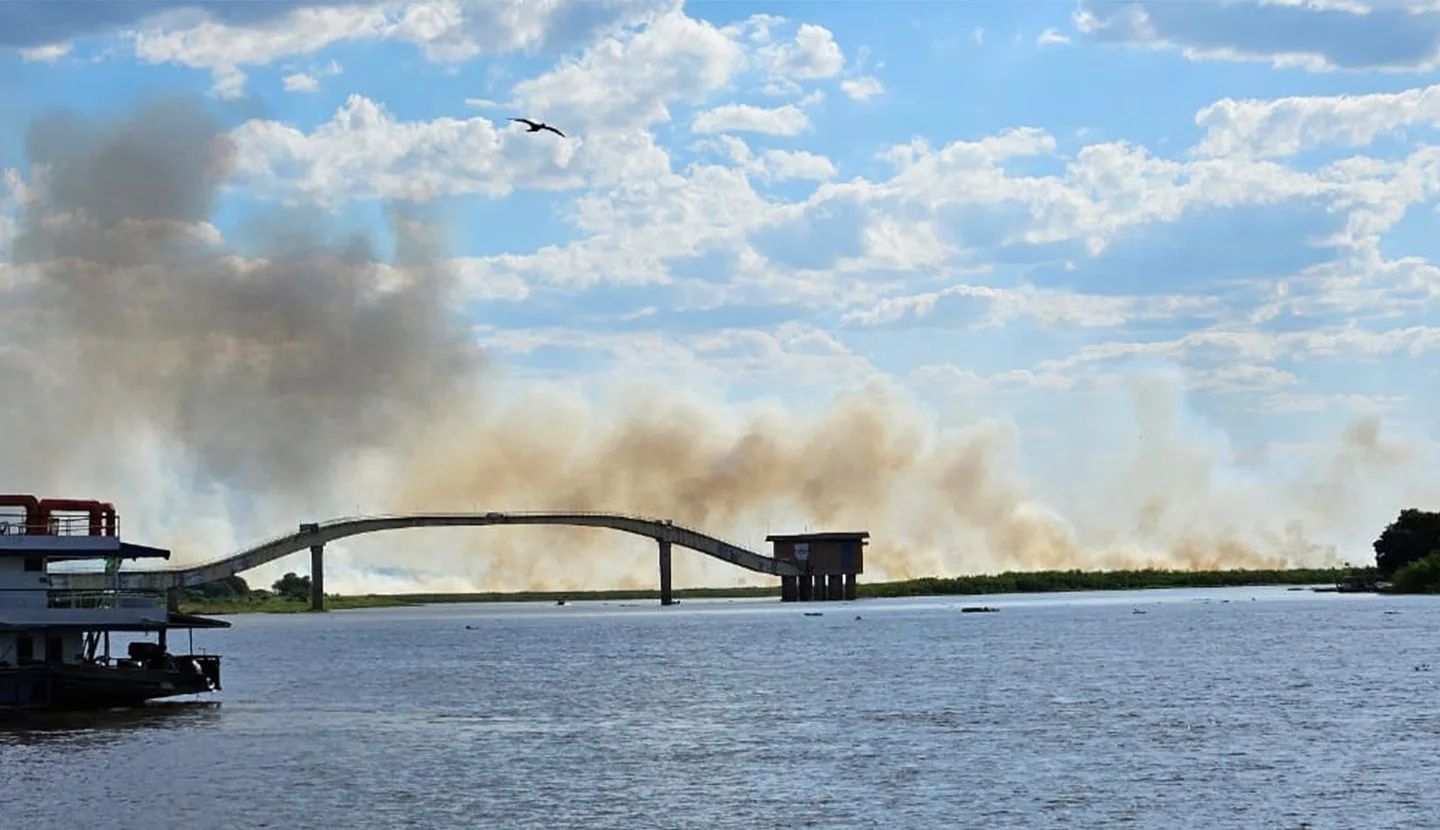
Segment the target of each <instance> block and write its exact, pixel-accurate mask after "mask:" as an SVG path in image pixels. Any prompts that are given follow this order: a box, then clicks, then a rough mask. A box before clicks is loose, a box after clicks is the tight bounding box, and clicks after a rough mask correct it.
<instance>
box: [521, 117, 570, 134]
mask: <svg viewBox="0 0 1440 830" xmlns="http://www.w3.org/2000/svg"><path fill="white" fill-rule="evenodd" d="M510 120H511V121H519V122H520V123H521V124H526V125H528V126H529V127H530V129H528V130H526V132H529V133H538V132H540V131H541V130H549V131H550V132H552V133H554V134H556V135H558V136H560V137H561V138H564V137H565V134H564V133H562V132H560V131H559V130H557V129H555V128H554V127H552V126H550V125H549V124H546V123H545V122H544V121H541V122H540V123H539V124H537V123H535V122H534V121H531V120H530V119H528V118H512V119H510Z"/></svg>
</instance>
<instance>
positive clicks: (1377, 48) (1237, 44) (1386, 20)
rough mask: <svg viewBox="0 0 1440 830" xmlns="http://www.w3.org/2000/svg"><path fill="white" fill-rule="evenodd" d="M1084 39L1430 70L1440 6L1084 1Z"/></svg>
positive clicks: (1438, 44) (1328, 67)
mask: <svg viewBox="0 0 1440 830" xmlns="http://www.w3.org/2000/svg"><path fill="white" fill-rule="evenodd" d="M1074 22H1075V26H1076V28H1077V29H1078V30H1079V31H1080V33H1081V34H1082V35H1084V36H1085V37H1087V38H1089V39H1091V40H1094V41H1098V42H1102V43H1116V44H1126V45H1131V46H1138V47H1142V48H1148V49H1175V50H1179V51H1180V52H1181V53H1182V54H1184V55H1185V56H1186V57H1187V58H1189V59H1191V60H1231V61H1248V62H1263V63H1268V64H1271V65H1273V66H1275V67H1278V68H1290V67H1299V68H1302V69H1305V70H1308V71H1311V72H1336V71H1347V72H1361V71H1379V72H1405V73H1409V72H1428V71H1430V70H1432V69H1434V68H1435V67H1436V66H1440V10H1437V9H1434V8H1430V7H1426V6H1423V5H1421V6H1416V5H1415V4H1411V3H1403V2H1402V3H1390V2H1378V3H1367V2H1360V0H1356V1H1355V2H1334V3H1329V2H1324V3H1298V2H1265V0H1241V2H1233V3H1157V2H1130V0H1124V1H1123V2H1115V1H1114V0H1099V1H1098V2H1097V1H1096V0H1087V2H1085V3H1084V4H1083V5H1082V6H1081V8H1079V9H1077V10H1076V12H1075V15H1074Z"/></svg>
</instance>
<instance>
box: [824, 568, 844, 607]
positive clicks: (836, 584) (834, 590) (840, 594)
mask: <svg viewBox="0 0 1440 830" xmlns="http://www.w3.org/2000/svg"><path fill="white" fill-rule="evenodd" d="M825 598H826V599H829V600H836V601H838V600H842V599H844V598H845V577H844V576H843V575H841V574H829V575H827V576H826V577H825Z"/></svg>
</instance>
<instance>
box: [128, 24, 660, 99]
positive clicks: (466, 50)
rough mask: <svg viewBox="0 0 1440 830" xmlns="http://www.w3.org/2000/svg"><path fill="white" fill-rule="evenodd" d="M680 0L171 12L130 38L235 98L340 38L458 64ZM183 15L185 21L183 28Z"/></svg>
mask: <svg viewBox="0 0 1440 830" xmlns="http://www.w3.org/2000/svg"><path fill="white" fill-rule="evenodd" d="M677 5H678V4H677V2H676V0H633V2H626V0H617V2H612V3H605V4H596V5H595V6H594V8H595V9H598V10H600V13H599V14H595V15H573V14H567V10H566V7H565V5H564V4H562V3H519V2H496V3H461V2H459V0H429V1H428V2H418V3H408V4H402V3H393V2H378V3H368V4H367V3H355V4H347V5H340V6H321V7H300V8H297V9H294V10H292V11H290V12H288V13H286V14H284V15H281V16H278V17H275V18H272V19H269V20H266V21H264V22H261V23H256V24H253V25H231V24H226V23H221V22H216V21H214V20H208V19H206V20H201V21H199V22H193V15H190V14H186V15H184V16H174V15H164V16H161V17H159V18H156V19H154V20H151V21H148V22H147V23H146V24H144V25H142V26H141V27H140V28H139V29H138V30H137V31H136V32H135V33H134V35H133V37H134V42H135V54H136V56H137V57H139V58H140V59H142V60H145V61H149V62H151V63H167V62H168V63H178V64H181V65H184V66H189V67H193V68H197V69H208V70H210V72H211V74H212V76H213V78H214V86H215V92H216V93H217V94H219V95H222V96H226V97H234V96H237V95H239V94H241V92H242V91H243V89H244V85H245V80H246V78H245V73H244V72H243V70H242V67H245V66H265V65H268V64H270V63H273V62H275V61H277V60H279V59H281V58H287V57H297V56H301V55H310V54H314V53H316V52H318V51H320V50H321V49H324V48H326V47H328V46H331V45H333V44H336V43H342V42H347V41H365V40H386V39H395V40H400V41H404V42H407V43H410V44H413V45H415V46H417V47H419V48H420V49H421V51H422V53H423V54H424V55H425V57H426V58H427V59H429V60H431V61H435V62H442V63H444V62H456V61H464V60H469V59H471V58H473V57H475V56H477V55H480V54H483V53H491V54H494V53H505V52H513V51H518V50H530V49H537V48H545V47H549V46H560V47H569V46H573V45H575V44H578V43H583V42H585V41H587V40H589V39H590V38H591V37H593V36H595V35H600V34H605V33H609V32H612V31H615V30H616V29H617V28H618V27H621V26H624V25H629V24H634V23H638V22H641V21H645V20H648V19H650V18H651V17H652V16H653V15H655V14H657V13H659V12H661V11H663V10H666V9H673V8H676V7H677ZM180 21H184V22H185V23H186V24H187V25H177V23H178V22H180Z"/></svg>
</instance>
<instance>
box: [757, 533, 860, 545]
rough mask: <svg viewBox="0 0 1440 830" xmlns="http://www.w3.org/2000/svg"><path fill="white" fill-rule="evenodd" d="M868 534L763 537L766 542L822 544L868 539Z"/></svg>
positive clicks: (800, 534)
mask: <svg viewBox="0 0 1440 830" xmlns="http://www.w3.org/2000/svg"><path fill="white" fill-rule="evenodd" d="M869 538H870V533H869V531H865V530H855V531H831V532H829V533H776V534H772V535H770V536H766V537H765V541H767V542H824V541H836V542H841V541H846V540H850V541H854V540H856V539H869Z"/></svg>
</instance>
